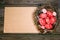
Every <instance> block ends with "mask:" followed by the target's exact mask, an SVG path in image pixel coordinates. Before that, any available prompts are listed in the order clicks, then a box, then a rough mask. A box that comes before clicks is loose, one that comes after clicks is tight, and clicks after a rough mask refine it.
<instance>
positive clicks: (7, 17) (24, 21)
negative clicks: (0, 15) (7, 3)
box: [4, 7, 39, 33]
mask: <svg viewBox="0 0 60 40" xmlns="http://www.w3.org/2000/svg"><path fill="white" fill-rule="evenodd" d="M36 8H37V7H5V13H4V33H39V31H38V30H37V28H36V26H35V25H34V22H33V19H32V16H33V15H32V14H33V13H34V12H35V10H36Z"/></svg>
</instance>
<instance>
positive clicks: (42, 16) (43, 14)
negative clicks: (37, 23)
mask: <svg viewBox="0 0 60 40" xmlns="http://www.w3.org/2000/svg"><path fill="white" fill-rule="evenodd" d="M39 17H40V18H46V17H47V14H45V13H41V14H40V15H39Z"/></svg>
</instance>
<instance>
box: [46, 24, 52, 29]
mask: <svg viewBox="0 0 60 40" xmlns="http://www.w3.org/2000/svg"><path fill="white" fill-rule="evenodd" d="M45 28H46V29H49V30H50V29H52V28H53V27H52V25H51V24H46V25H45Z"/></svg>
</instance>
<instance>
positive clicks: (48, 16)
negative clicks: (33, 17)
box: [39, 11, 56, 29]
mask: <svg viewBox="0 0 60 40" xmlns="http://www.w3.org/2000/svg"><path fill="white" fill-rule="evenodd" d="M55 22H56V17H55V16H54V15H53V12H51V11H47V12H46V13H41V14H40V15H39V23H40V25H41V26H43V27H45V28H46V29H52V28H53V25H52V24H54V23H55Z"/></svg>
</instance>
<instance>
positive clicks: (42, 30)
mask: <svg viewBox="0 0 60 40" xmlns="http://www.w3.org/2000/svg"><path fill="white" fill-rule="evenodd" d="M42 9H46V10H47V11H50V12H56V14H55V16H54V17H55V18H56V21H55V22H54V24H51V25H52V28H51V29H47V28H46V27H45V28H41V26H42V25H41V24H40V22H39V19H41V18H40V17H39V15H40V14H41V13H43V12H42ZM44 14H45V13H44ZM33 20H34V24H35V25H36V27H37V29H38V31H39V32H40V33H42V34H45V33H53V32H55V31H56V27H57V10H56V8H55V7H54V6H52V5H41V6H38V8H37V9H36V11H35V13H34V14H33ZM48 27H49V26H48Z"/></svg>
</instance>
